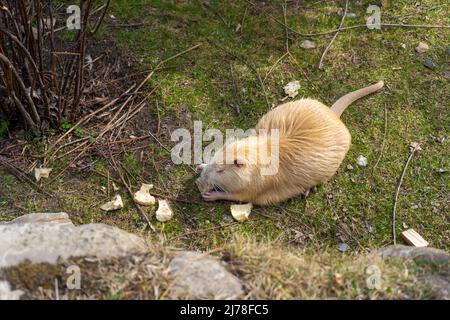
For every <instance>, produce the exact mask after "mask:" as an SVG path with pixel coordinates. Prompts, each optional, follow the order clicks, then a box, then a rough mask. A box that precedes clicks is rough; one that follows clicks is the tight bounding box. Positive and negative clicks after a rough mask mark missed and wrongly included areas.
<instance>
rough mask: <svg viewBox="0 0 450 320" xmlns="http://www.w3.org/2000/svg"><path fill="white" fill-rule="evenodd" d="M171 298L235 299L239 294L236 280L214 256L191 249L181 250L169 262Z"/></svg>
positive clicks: (240, 290)
mask: <svg viewBox="0 0 450 320" xmlns="http://www.w3.org/2000/svg"><path fill="white" fill-rule="evenodd" d="M168 272H169V275H170V276H171V277H173V284H172V287H171V290H170V294H171V297H172V298H176V297H182V296H184V295H186V294H188V295H189V297H190V298H193V299H207V298H214V299H237V298H238V297H241V296H242V295H243V293H244V292H243V290H242V285H241V283H240V281H239V280H238V279H237V278H236V277H235V276H234V275H232V274H231V273H230V272H228V271H227V269H225V267H224V266H223V265H222V263H221V262H220V261H218V260H217V259H215V258H213V257H211V256H209V255H206V254H202V253H199V252H193V251H183V252H181V253H179V254H178V255H177V256H175V258H173V260H172V261H171V262H170V265H169V269H168Z"/></svg>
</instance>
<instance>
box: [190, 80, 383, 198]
mask: <svg viewBox="0 0 450 320" xmlns="http://www.w3.org/2000/svg"><path fill="white" fill-rule="evenodd" d="M382 87H383V82H382V81H380V82H378V83H376V84H374V85H371V86H369V87H366V88H363V89H359V90H356V91H354V92H351V93H349V94H347V95H345V96H343V97H342V98H340V99H339V100H338V101H336V103H334V104H333V106H332V107H331V108H328V107H327V106H325V105H324V104H323V103H321V102H319V101H317V100H313V99H300V100H297V101H293V102H288V103H285V104H283V105H280V106H278V107H276V108H275V109H273V110H271V111H270V112H268V113H267V114H266V115H265V116H263V117H262V119H261V120H260V121H259V123H258V124H257V126H256V128H255V129H256V134H255V135H251V136H249V137H247V138H244V139H240V140H235V141H233V142H231V143H228V144H226V145H225V146H224V147H223V148H222V150H221V151H219V152H217V153H216V154H215V155H214V156H213V158H212V160H211V161H210V163H209V164H203V165H200V166H199V170H201V177H200V178H199V179H198V181H197V182H198V183H197V184H198V185H199V188H200V190H201V192H202V196H203V198H204V199H205V200H206V201H214V200H230V201H240V202H251V203H254V204H257V205H268V204H275V203H278V202H281V201H284V200H286V199H289V198H291V197H294V196H297V195H300V194H305V193H307V192H308V191H309V189H310V188H313V187H315V186H317V185H319V184H321V183H323V182H325V181H327V180H329V179H330V178H331V177H332V176H333V175H334V174H335V173H336V171H337V170H338V168H339V166H340V164H341V163H342V160H343V159H344V157H345V155H346V154H347V151H348V150H349V148H350V142H351V136H350V133H349V131H348V129H347V127H346V126H345V125H344V123H343V122H342V121H341V119H340V116H341V114H342V113H343V112H344V110H345V109H346V108H347V107H348V106H349V105H350V104H351V103H353V102H354V101H356V100H357V99H360V98H362V97H364V96H366V95H368V94H370V93H373V92H376V91H378V90H380V89H381V88H382ZM260 129H265V130H262V131H261V130H260ZM271 129H278V135H279V139H276V140H275V139H271V137H272V132H274V131H271ZM261 132H263V133H261ZM277 142H278V144H276V143H277ZM264 148H265V149H264ZM262 149H264V150H265V152H262V153H263V155H261V154H260V153H261V152H258V150H262ZM273 150H275V151H278V155H279V158H278V159H277V161H272V162H270V164H268V161H267V160H268V158H267V157H268V155H271V153H270V152H272V151H273ZM264 155H267V156H264ZM269 161H270V160H269ZM263 168H264V169H265V170H266V171H267V169H274V170H275V171H273V172H274V173H275V174H273V173H272V174H262V169H263ZM269 171H270V170H269Z"/></svg>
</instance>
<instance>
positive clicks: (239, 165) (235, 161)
mask: <svg viewBox="0 0 450 320" xmlns="http://www.w3.org/2000/svg"><path fill="white" fill-rule="evenodd" d="M234 165H235V166H236V167H238V168H240V167H242V166H243V165H244V163H242V161H239V160H238V159H236V160H234Z"/></svg>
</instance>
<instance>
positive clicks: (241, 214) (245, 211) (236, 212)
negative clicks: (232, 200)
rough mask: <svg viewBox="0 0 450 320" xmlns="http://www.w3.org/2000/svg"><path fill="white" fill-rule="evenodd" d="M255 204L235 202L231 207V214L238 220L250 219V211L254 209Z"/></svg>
mask: <svg viewBox="0 0 450 320" xmlns="http://www.w3.org/2000/svg"><path fill="white" fill-rule="evenodd" d="M252 208H253V205H252V204H251V203H247V204H233V205H231V207H230V210H231V215H232V216H233V218H234V219H235V220H236V221H239V222H243V221H245V220H248V217H249V216H250V212H251V211H252Z"/></svg>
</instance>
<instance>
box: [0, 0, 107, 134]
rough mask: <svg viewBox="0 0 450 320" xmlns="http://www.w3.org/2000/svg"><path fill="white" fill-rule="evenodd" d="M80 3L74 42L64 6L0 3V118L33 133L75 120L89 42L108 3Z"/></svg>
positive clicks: (42, 1) (24, 0)
mask: <svg viewBox="0 0 450 320" xmlns="http://www.w3.org/2000/svg"><path fill="white" fill-rule="evenodd" d="M96 2H97V1H96V0H86V1H81V7H80V28H79V30H74V32H75V37H74V39H73V40H67V39H66V40H62V38H61V37H59V34H60V33H61V32H63V31H64V30H65V29H67V23H66V22H67V19H68V18H70V14H67V12H66V9H67V8H66V7H65V6H62V5H61V6H59V7H55V5H54V1H51V0H0V119H2V118H3V119H7V120H9V121H14V120H18V121H20V122H21V123H23V124H24V125H26V126H27V127H29V128H31V129H32V130H39V129H44V130H45V129H46V128H48V127H55V128H58V127H59V125H60V123H61V120H62V119H63V118H68V119H70V120H75V119H76V118H77V117H79V115H80V101H81V99H82V97H83V89H84V78H85V77H84V75H85V69H86V67H87V65H88V64H89V63H88V62H87V61H86V46H87V42H88V39H89V38H90V37H92V36H93V34H94V33H95V32H96V31H97V30H98V28H99V26H100V24H101V23H102V21H103V18H104V16H105V13H106V11H107V9H108V7H109V3H110V1H107V3H106V4H104V5H96Z"/></svg>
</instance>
